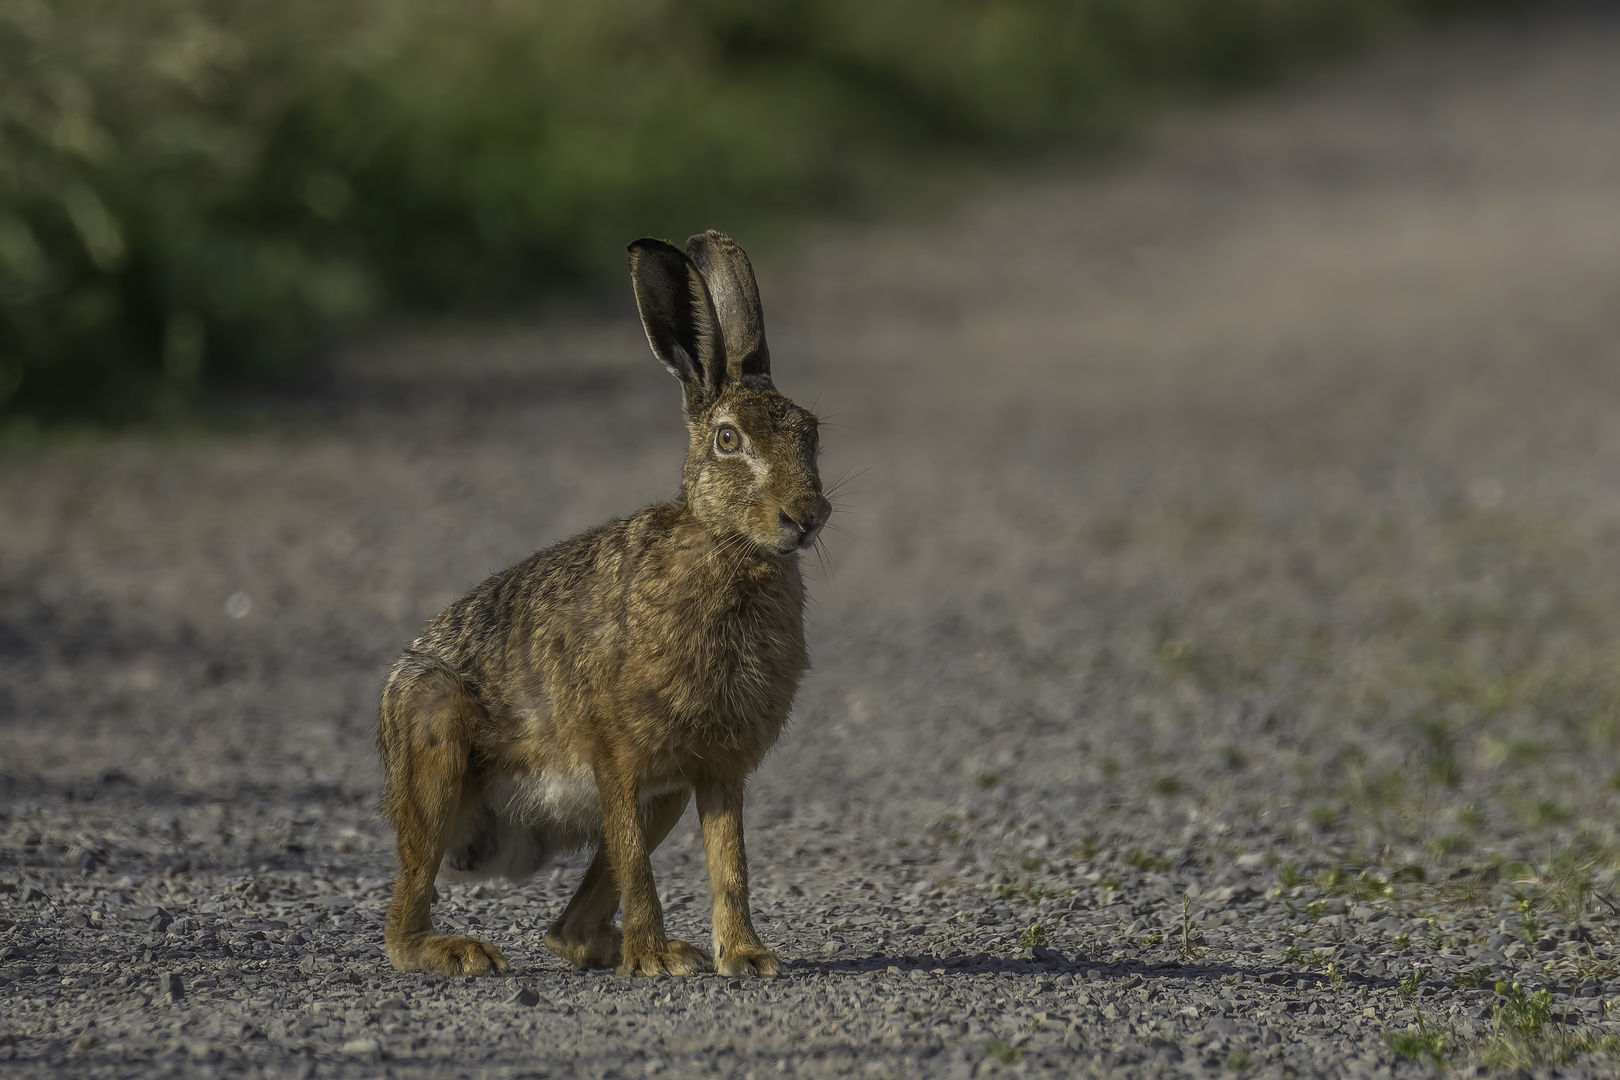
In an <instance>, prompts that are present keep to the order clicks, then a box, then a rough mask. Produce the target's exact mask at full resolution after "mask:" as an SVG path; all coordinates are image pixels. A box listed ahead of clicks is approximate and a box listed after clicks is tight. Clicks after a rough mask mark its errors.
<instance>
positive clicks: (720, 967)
mask: <svg viewBox="0 0 1620 1080" xmlns="http://www.w3.org/2000/svg"><path fill="white" fill-rule="evenodd" d="M714 966H715V970H716V971H718V972H719V973H720V974H722V975H731V976H742V977H747V976H750V975H757V976H758V977H760V978H761V979H774V978H776V976H777V975H778V974H780V973H781V971H782V965H781V963H780V962H778V960H777V959H776V953H775V952H774V951H773V950H771V949H767V948H766V947H765V946H763V945H723V946H721V947H720V950H719V952H718V954H717V958H716V960H715V962H714Z"/></svg>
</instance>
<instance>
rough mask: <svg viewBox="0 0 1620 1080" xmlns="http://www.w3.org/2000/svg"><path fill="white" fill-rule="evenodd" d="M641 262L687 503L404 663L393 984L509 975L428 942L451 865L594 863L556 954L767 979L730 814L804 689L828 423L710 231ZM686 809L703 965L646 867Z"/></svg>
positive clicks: (395, 784) (394, 753) (562, 566)
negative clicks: (701, 853)
mask: <svg viewBox="0 0 1620 1080" xmlns="http://www.w3.org/2000/svg"><path fill="white" fill-rule="evenodd" d="M630 265H631V276H632V280H633V283H634V285H635V291H636V302H637V306H638V307H639V308H640V310H641V315H642V322H643V325H644V326H645V328H646V330H647V338H648V341H649V343H650V344H651V345H652V348H653V352H654V354H655V355H656V356H657V357H658V358H659V359H660V360H661V361H663V362H664V364H665V365H666V366H667V367H668V368H669V369H670V370H671V371H672V372H673V373H674V374H675V375H676V376H677V377H679V378H680V379H681V382H682V387H683V396H684V406H685V413H686V419H687V426H688V429H689V433H690V440H689V443H688V446H687V453H686V465H685V469H684V471H683V474H682V484H681V490H680V494H679V495H678V496H677V497H676V499H675V500H674V501H673V502H669V503H661V504H659V505H656V506H649V507H647V508H646V509H644V510H641V511H640V512H638V513H636V514H633V515H631V516H630V517H627V518H623V519H620V520H617V521H612V522H609V523H607V524H605V525H602V526H600V527H598V528H596V529H594V530H592V531H590V532H587V533H585V534H583V535H581V536H577V537H575V538H573V539H571V540H565V541H563V542H562V543H559V544H556V545H554V546H552V547H549V548H547V549H546V550H544V551H541V552H539V553H538V554H536V555H533V556H531V557H530V558H529V559H527V560H526V561H524V562H522V563H519V564H518V565H517V566H514V567H512V568H511V569H509V570H506V571H503V572H501V573H499V574H496V575H495V576H493V577H491V578H490V579H489V580H487V581H485V582H484V583H483V584H482V585H480V586H478V588H476V589H474V590H473V591H472V592H471V593H469V594H468V595H467V596H465V597H463V598H462V599H460V600H458V601H457V602H456V603H454V604H452V605H451V606H450V607H449V608H448V609H447V610H446V611H445V612H444V613H443V614H441V615H440V616H439V617H438V618H436V619H434V620H433V621H432V622H430V623H429V624H428V625H427V627H426V628H425V629H424V630H423V632H422V634H421V636H420V637H418V638H417V639H416V641H414V642H412V644H411V646H410V648H408V649H407V650H406V651H405V654H404V655H403V656H402V657H400V659H399V661H398V662H397V663H396V664H395V665H394V668H393V671H392V672H391V673H390V674H389V677H388V683H387V686H386V687H385V689H384V690H383V695H382V705H381V709H380V714H379V720H378V728H377V746H378V750H379V752H380V753H381V754H382V759H383V766H384V772H385V783H384V790H383V809H384V812H385V813H386V815H387V816H388V818H389V819H390V820H391V821H392V823H393V825H394V827H395V829H396V830H397V834H398V848H399V862H400V870H399V877H398V879H397V880H396V882H395V885H394V898H393V902H392V903H391V904H390V905H389V909H388V925H387V929H386V931H385V934H384V938H385V941H386V944H387V950H388V957H389V959H390V960H391V961H393V963H394V965H395V966H396V967H399V968H406V969H409V968H419V969H422V970H426V971H436V972H441V973H444V974H447V975H483V974H490V973H492V972H496V971H505V970H506V969H507V962H506V960H505V958H504V957H502V956H501V954H500V952H499V951H497V950H496V948H495V947H494V946H493V945H491V944H489V943H488V942H484V941H478V940H475V939H472V938H464V937H446V936H441V935H438V934H435V933H434V931H433V925H432V922H431V920H430V918H429V905H430V903H431V901H432V898H433V883H434V880H435V878H436V876H437V875H438V873H439V870H440V863H441V861H442V860H444V859H445V858H446V856H447V854H448V855H449V857H450V866H449V868H450V869H451V870H453V871H460V872H463V873H468V874H474V875H478V874H502V875H505V876H508V877H518V878H521V877H523V876H525V875H527V874H528V873H532V872H533V871H534V870H535V869H538V868H539V867H540V866H541V865H543V864H544V862H545V861H546V859H547V858H548V857H550V856H551V855H553V854H555V853H557V852H559V851H565V850H569V849H573V848H577V847H580V846H583V845H585V844H589V843H594V844H596V845H597V852H596V856H595V858H594V859H593V860H592V862H591V865H590V867H589V869H587V870H586V872H585V876H584V878H583V879H582V881H581V882H580V886H579V889H578V891H577V892H576V893H575V895H574V898H573V899H572V900H571V901H570V902H569V904H568V906H567V908H566V910H565V911H564V912H563V914H562V916H561V917H560V918H558V920H557V921H556V922H555V923H554V924H553V925H552V927H551V929H550V930H549V931H548V932H547V934H546V945H547V946H548V947H549V948H551V949H552V951H554V952H556V953H557V954H558V955H560V956H562V957H564V958H565V959H567V960H568V961H569V962H570V963H573V964H575V965H577V966H580V967H606V966H616V967H618V969H619V970H620V972H622V973H624V974H630V975H660V974H670V975H690V974H695V973H697V972H701V971H708V970H713V969H715V968H718V970H719V971H720V972H721V973H722V974H727V975H765V976H771V975H775V974H776V973H777V968H778V965H777V960H776V956H775V954H774V953H772V952H771V951H770V950H769V949H767V948H766V947H765V946H764V945H763V944H762V943H761V942H760V940H759V936H758V935H757V934H756V933H755V932H754V927H753V922H752V920H751V918H750V916H749V907H748V864H747V857H746V854H745V851H744V847H743V825H742V811H743V792H744V788H745V786H746V783H747V778H748V776H749V774H750V773H751V772H752V771H753V770H754V768H755V767H756V766H757V765H758V764H759V762H760V759H761V758H762V757H764V755H765V753H766V752H767V751H768V750H769V749H770V748H771V746H772V745H773V744H774V743H775V742H776V740H777V738H778V736H779V735H780V734H781V732H782V728H783V726H784V725H785V724H786V723H787V719H788V713H789V710H790V709H791V707H792V704H793V696H794V694H795V692H796V691H797V689H798V686H799V680H800V679H801V677H802V676H803V674H804V672H805V670H806V669H807V668H808V666H809V657H808V655H807V653H806V651H805V644H804V585H803V582H802V580H801V578H800V576H799V554H800V552H801V551H802V550H804V549H805V548H807V547H809V546H810V545H811V544H813V543H814V542H815V539H816V536H817V534H818V532H819V530H820V528H821V526H822V525H823V524H824V523H825V522H826V520H827V517H828V515H829V514H830V512H831V507H830V505H829V504H828V502H827V500H826V499H825V498H824V497H823V495H822V491H821V479H820V476H819V474H818V473H817V470H816V455H817V453H818V443H817V421H816V418H815V417H814V416H813V415H811V414H810V413H809V412H808V411H806V410H804V409H801V408H799V407H798V406H797V405H794V404H793V403H792V402H791V401H789V400H788V399H787V398H785V397H783V396H782V395H781V394H779V393H777V392H776V390H775V389H774V387H773V386H772V383H771V377H770V354H769V350H768V349H767V348H766V345H765V337H764V323H763V317H762V313H761V311H760V306H759V296H758V292H757V288H756V286H755V284H754V275H753V270H752V268H751V267H750V266H749V264H748V259H747V256H746V255H745V254H743V251H742V249H741V248H739V247H737V245H736V244H734V243H733V242H732V241H731V240H730V239H729V238H727V237H725V236H723V235H722V234H720V233H716V232H712V231H711V232H709V233H706V234H704V235H701V236H696V237H693V238H692V239H691V240H690V241H688V245H687V252H686V253H683V252H681V251H680V250H679V249H676V248H674V247H672V246H670V245H668V244H665V243H663V242H661V241H655V240H638V241H637V242H636V243H635V244H632V245H631V247H630ZM725 428H729V429H731V434H730V435H729V436H727V435H726V434H725V433H724V432H723V431H722V429H725ZM728 439H729V440H730V445H729V447H727V446H725V445H723V444H725V443H726V442H727V440H728ZM694 793H695V794H696V796H697V807H698V815H699V818H700V820H701V822H702V827H703V843H704V848H705V850H706V853H707V857H708V864H709V882H710V888H711V892H712V894H713V913H714V954H713V956H712V957H711V956H710V955H709V954H708V953H706V952H705V951H703V950H701V949H699V948H696V947H695V946H692V945H688V944H685V943H683V942H679V941H671V940H669V939H668V938H667V937H666V936H665V933H664V919H663V911H662V909H661V908H660V906H659V903H658V893H657V890H656V888H655V887H654V884H653V877H652V867H651V863H650V861H649V853H650V852H651V851H652V849H653V848H655V847H656V846H657V845H658V843H659V842H660V841H661V840H662V839H663V838H664V836H665V835H667V834H668V832H669V830H670V829H671V828H673V827H674V825H675V823H676V821H677V820H678V819H679V818H680V816H681V814H682V812H683V811H684V810H685V808H686V805H687V803H688V802H689V801H690V800H691V798H692V795H693V794H694ZM621 903H622V905H623V908H624V928H623V932H622V934H621V933H620V932H619V931H616V930H615V929H614V928H613V916H614V913H615V912H616V911H617V909H618V908H619V906H620V904H621Z"/></svg>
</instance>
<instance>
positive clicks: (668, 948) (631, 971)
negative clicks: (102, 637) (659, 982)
mask: <svg viewBox="0 0 1620 1080" xmlns="http://www.w3.org/2000/svg"><path fill="white" fill-rule="evenodd" d="M713 970H714V960H713V958H711V957H710V956H709V954H708V953H707V952H705V951H703V950H702V949H700V948H698V947H697V946H696V945H688V944H687V943H686V942H684V941H670V942H667V943H665V945H664V947H663V948H662V949H649V950H647V951H646V952H642V953H640V954H637V953H633V952H631V951H629V950H625V954H624V962H623V963H621V964H620V965H619V974H620V975H649V976H656V975H674V976H677V977H685V976H687V975H702V974H703V973H704V972H708V971H713Z"/></svg>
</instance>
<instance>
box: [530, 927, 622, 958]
mask: <svg viewBox="0 0 1620 1080" xmlns="http://www.w3.org/2000/svg"><path fill="white" fill-rule="evenodd" d="M623 939H624V935H623V934H622V933H620V932H619V930H618V928H617V927H613V926H598V927H594V928H592V929H590V930H585V931H574V932H570V931H569V930H567V929H565V928H563V927H562V925H561V923H560V922H559V924H558V925H557V926H553V927H552V928H551V929H550V930H547V931H546V948H548V949H550V950H551V951H552V952H554V953H556V954H557V955H558V956H560V957H562V958H563V959H564V960H566V961H568V962H569V963H570V964H573V965H574V966H575V967H577V968H611V967H618V966H619V949H620V942H621V941H622V940H623Z"/></svg>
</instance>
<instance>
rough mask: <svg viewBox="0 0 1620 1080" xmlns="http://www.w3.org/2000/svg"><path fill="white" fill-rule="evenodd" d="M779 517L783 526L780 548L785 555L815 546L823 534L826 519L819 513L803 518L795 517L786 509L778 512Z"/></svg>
mask: <svg viewBox="0 0 1620 1080" xmlns="http://www.w3.org/2000/svg"><path fill="white" fill-rule="evenodd" d="M777 518H778V521H779V523H780V524H781V526H782V546H781V548H780V549H779V550H780V551H781V553H782V554H783V555H791V554H793V553H794V552H795V551H806V550H808V549H810V548H811V547H814V546H815V543H816V538H817V537H819V536H820V535H821V527H822V526H823V525H825V524H826V523H827V522H826V519H824V518H821V517H820V516H819V515H817V514H811V515H809V516H808V517H805V518H803V519H799V518H794V517H792V516H791V515H790V514H788V512H787V511H786V510H780V511H778V512H777Z"/></svg>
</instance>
